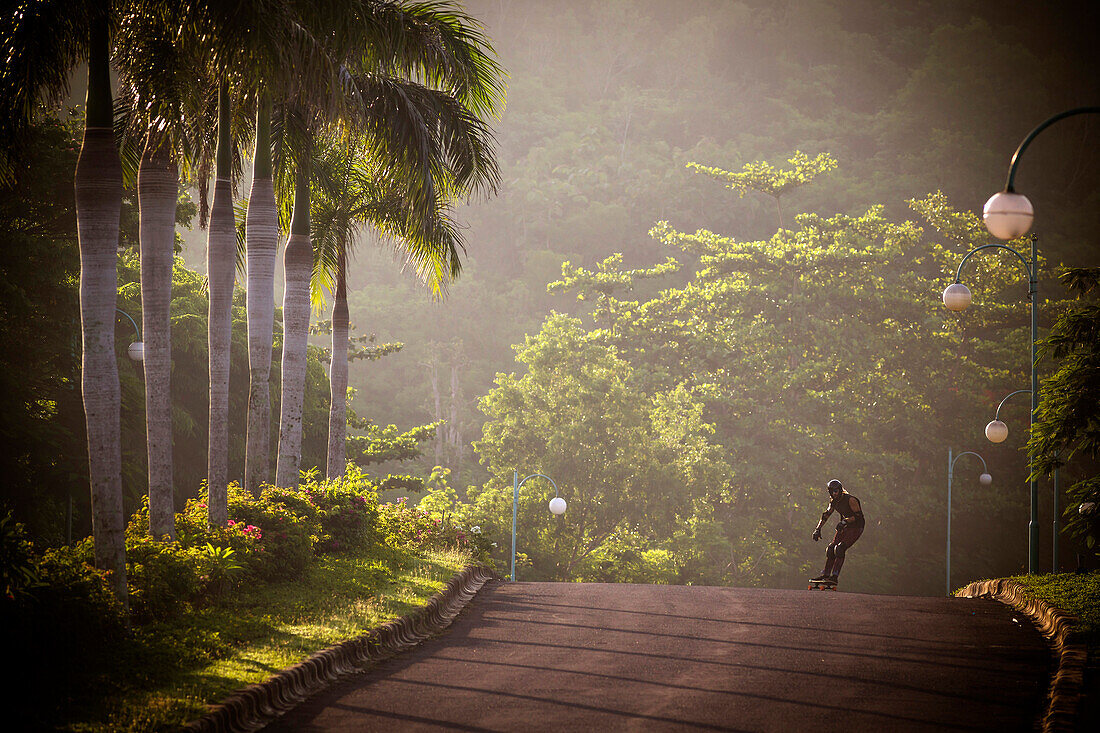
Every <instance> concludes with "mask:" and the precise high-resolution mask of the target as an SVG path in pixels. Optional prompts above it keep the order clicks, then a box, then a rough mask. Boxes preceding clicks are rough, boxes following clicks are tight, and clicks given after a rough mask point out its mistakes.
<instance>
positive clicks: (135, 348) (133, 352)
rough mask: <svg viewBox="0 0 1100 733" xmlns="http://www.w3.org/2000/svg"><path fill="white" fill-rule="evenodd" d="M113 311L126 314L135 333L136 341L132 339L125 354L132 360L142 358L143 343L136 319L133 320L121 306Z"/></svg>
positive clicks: (143, 355)
mask: <svg viewBox="0 0 1100 733" xmlns="http://www.w3.org/2000/svg"><path fill="white" fill-rule="evenodd" d="M115 311H117V312H118V313H121V314H122V315H124V316H126V318H127V319H129V321H130V323H131V324H133V326H134V333H136V334H137V341H134V342H133V343H132V344H130V346H129V347H127V349H126V354H127V355H128V356H129V357H130V358H131V359H133V360H134V361H142V360H144V359H145V343H144V342H142V340H141V329H140V328H138V325H137V321H135V320H134V318H133V316H131V315H130V314H129V313H127V312H126V311H124V310H122V309H121V308H115Z"/></svg>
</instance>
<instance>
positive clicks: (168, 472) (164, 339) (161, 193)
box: [137, 127, 179, 539]
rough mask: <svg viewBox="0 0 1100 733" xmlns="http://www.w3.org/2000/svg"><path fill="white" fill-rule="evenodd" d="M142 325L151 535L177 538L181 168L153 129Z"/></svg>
mask: <svg viewBox="0 0 1100 733" xmlns="http://www.w3.org/2000/svg"><path fill="white" fill-rule="evenodd" d="M137 188H138V210H139V217H140V219H139V243H140V252H141V322H142V328H141V330H142V334H143V338H144V341H145V353H144V357H143V359H142V361H143V364H144V367H145V433H146V446H147V451H148V458H149V534H150V535H151V536H153V537H154V538H158V539H159V538H162V537H167V538H168V539H175V537H176V510H175V492H174V491H173V485H172V392H171V386H170V379H171V373H172V342H171V313H170V312H169V306H170V305H171V302H172V260H173V254H174V253H173V247H174V245H175V234H176V202H177V198H178V191H179V167H178V166H177V165H176V160H175V156H174V155H173V151H172V148H171V142H170V141H169V140H168V137H167V135H164V134H162V133H159V132H158V131H157V130H156V129H155V128H154V127H150V129H149V132H148V136H147V138H146V143H145V150H144V152H143V153H142V157H141V168H140V170H139V172H138V187H137Z"/></svg>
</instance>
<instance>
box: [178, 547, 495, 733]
mask: <svg viewBox="0 0 1100 733" xmlns="http://www.w3.org/2000/svg"><path fill="white" fill-rule="evenodd" d="M497 577H499V576H498V575H497V574H496V573H495V572H493V571H492V570H490V569H489V568H486V567H483V566H480V565H471V566H469V567H467V568H466V569H465V570H463V571H462V572H460V573H459V574H458V575H456V576H455V577H454V578H452V579H451V580H450V582H448V583H447V586H446V587H445V588H444V589H443V590H442V591H440V592H439V593H437V594H436V595H434V596H433V597H432V599H431V600H430V601H428V603H427V605H425V606H423V607H421V608H418V609H417V610H416V611H414V612H412V613H410V614H407V615H405V616H402V617H401V618H399V619H396V620H394V621H390V622H389V623H387V624H383V625H382V626H379V627H377V628H374V629H371V630H370V631H368V632H367V633H365V634H363V635H362V636H358V637H356V638H354V639H349V640H348V641H345V642H342V643H340V644H337V645H336V646H334V647H331V648H329V649H325V650H323V651H319V652H317V653H316V654H314V655H312V656H311V657H309V658H308V659H306V660H305V661H304V662H301V663H299V664H296V665H294V666H293V667H290V668H289V669H285V670H283V671H282V672H279V673H278V674H276V675H274V676H272V677H270V678H268V679H267V680H265V681H264V682H261V683H259V684H256V685H250V686H248V687H246V688H244V689H243V690H240V691H239V692H236V693H234V694H233V695H231V696H230V697H229V698H227V699H226V700H225V701H223V702H222V703H220V704H218V705H215V706H213V708H212V709H211V710H210V712H209V713H207V714H206V715H204V716H203V717H201V718H199V719H198V720H196V721H194V722H192V723H189V724H187V725H186V726H184V727H183V728H181V731H187V733H246V732H247V731H255V730H259V729H260V728H262V727H264V726H265V725H268V724H269V723H271V722H272V721H274V720H275V719H276V718H278V717H279V716H280V715H282V714H283V713H286V712H288V711H289V710H290V709H291V708H293V707H294V706H295V705H297V704H298V703H300V702H301V701H302V700H304V699H306V698H307V697H309V696H310V695H312V694H314V693H316V692H318V691H320V690H321V689H323V688H324V687H326V686H328V685H329V684H331V683H332V682H334V681H336V680H337V679H339V678H340V677H343V676H345V675H349V674H352V673H353V672H359V671H362V670H363V669H364V668H365V667H367V666H369V665H371V664H373V663H374V662H378V661H380V660H382V659H386V658H387V657H391V656H393V655H394V654H397V653H398V652H401V651H404V650H406V649H409V648H411V647H414V646H416V645H417V644H419V643H420V642H422V641H424V640H425V639H428V638H429V637H432V636H435V635H436V634H438V633H439V632H440V631H442V630H443V629H445V628H447V626H449V625H450V623H451V621H453V620H454V619H455V617H456V616H458V614H459V612H461V611H462V609H463V608H465V607H466V605H467V604H468V603H469V602H470V601H471V600H472V599H473V597H474V596H475V595H477V592H478V591H479V590H481V587H482V586H483V585H485V583H487V582H488V581H490V580H492V579H494V578H497Z"/></svg>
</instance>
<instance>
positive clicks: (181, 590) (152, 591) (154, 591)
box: [126, 537, 203, 621]
mask: <svg viewBox="0 0 1100 733" xmlns="http://www.w3.org/2000/svg"><path fill="white" fill-rule="evenodd" d="M202 570H203V568H202V567H201V565H200V559H199V555H198V553H197V552H195V551H194V550H193V549H190V548H185V547H182V546H181V545H180V544H179V543H178V542H156V541H154V540H153V539H152V538H150V537H144V538H142V539H140V540H138V541H136V542H128V543H127V545H126V574H127V579H128V580H129V583H130V612H131V613H132V614H133V616H134V618H135V620H137V621H146V620H151V619H165V618H168V617H169V616H171V615H172V614H173V613H174V612H176V611H177V610H178V607H179V606H180V604H190V603H191V602H193V601H194V600H195V598H196V597H198V595H199V593H200V591H201V590H202V589H203V583H202V580H201V578H202V577H203V572H202Z"/></svg>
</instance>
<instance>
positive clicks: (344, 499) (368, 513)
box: [302, 464, 380, 552]
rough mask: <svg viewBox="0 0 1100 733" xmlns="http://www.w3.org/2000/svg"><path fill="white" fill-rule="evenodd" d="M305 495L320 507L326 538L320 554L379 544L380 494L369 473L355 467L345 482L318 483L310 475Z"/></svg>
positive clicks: (347, 475) (323, 540)
mask: <svg viewBox="0 0 1100 733" xmlns="http://www.w3.org/2000/svg"><path fill="white" fill-rule="evenodd" d="M302 491H303V493H304V494H305V495H306V496H308V497H309V499H310V501H311V503H312V504H313V505H314V506H315V507H316V508H317V518H318V520H319V521H320V523H321V529H322V533H323V534H322V538H321V542H320V543H319V545H318V548H317V551H318V552H339V551H341V550H347V549H351V548H368V547H371V546H372V545H375V544H377V543H378V542H379V539H380V538H379V533H378V519H379V517H378V494H377V492H376V491H375V489H374V487H373V486H372V485H371V483H370V481H369V480H368V479H367V476H366V474H364V473H362V472H361V471H359V469H358V468H357V467H355V466H354V465H353V464H352V465H349V466H348V472H347V474H346V475H345V476H344V477H343V478H342V479H336V480H333V481H318V480H317V474H316V471H312V472H310V473H308V474H306V482H305V483H304V484H303V486H302Z"/></svg>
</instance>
